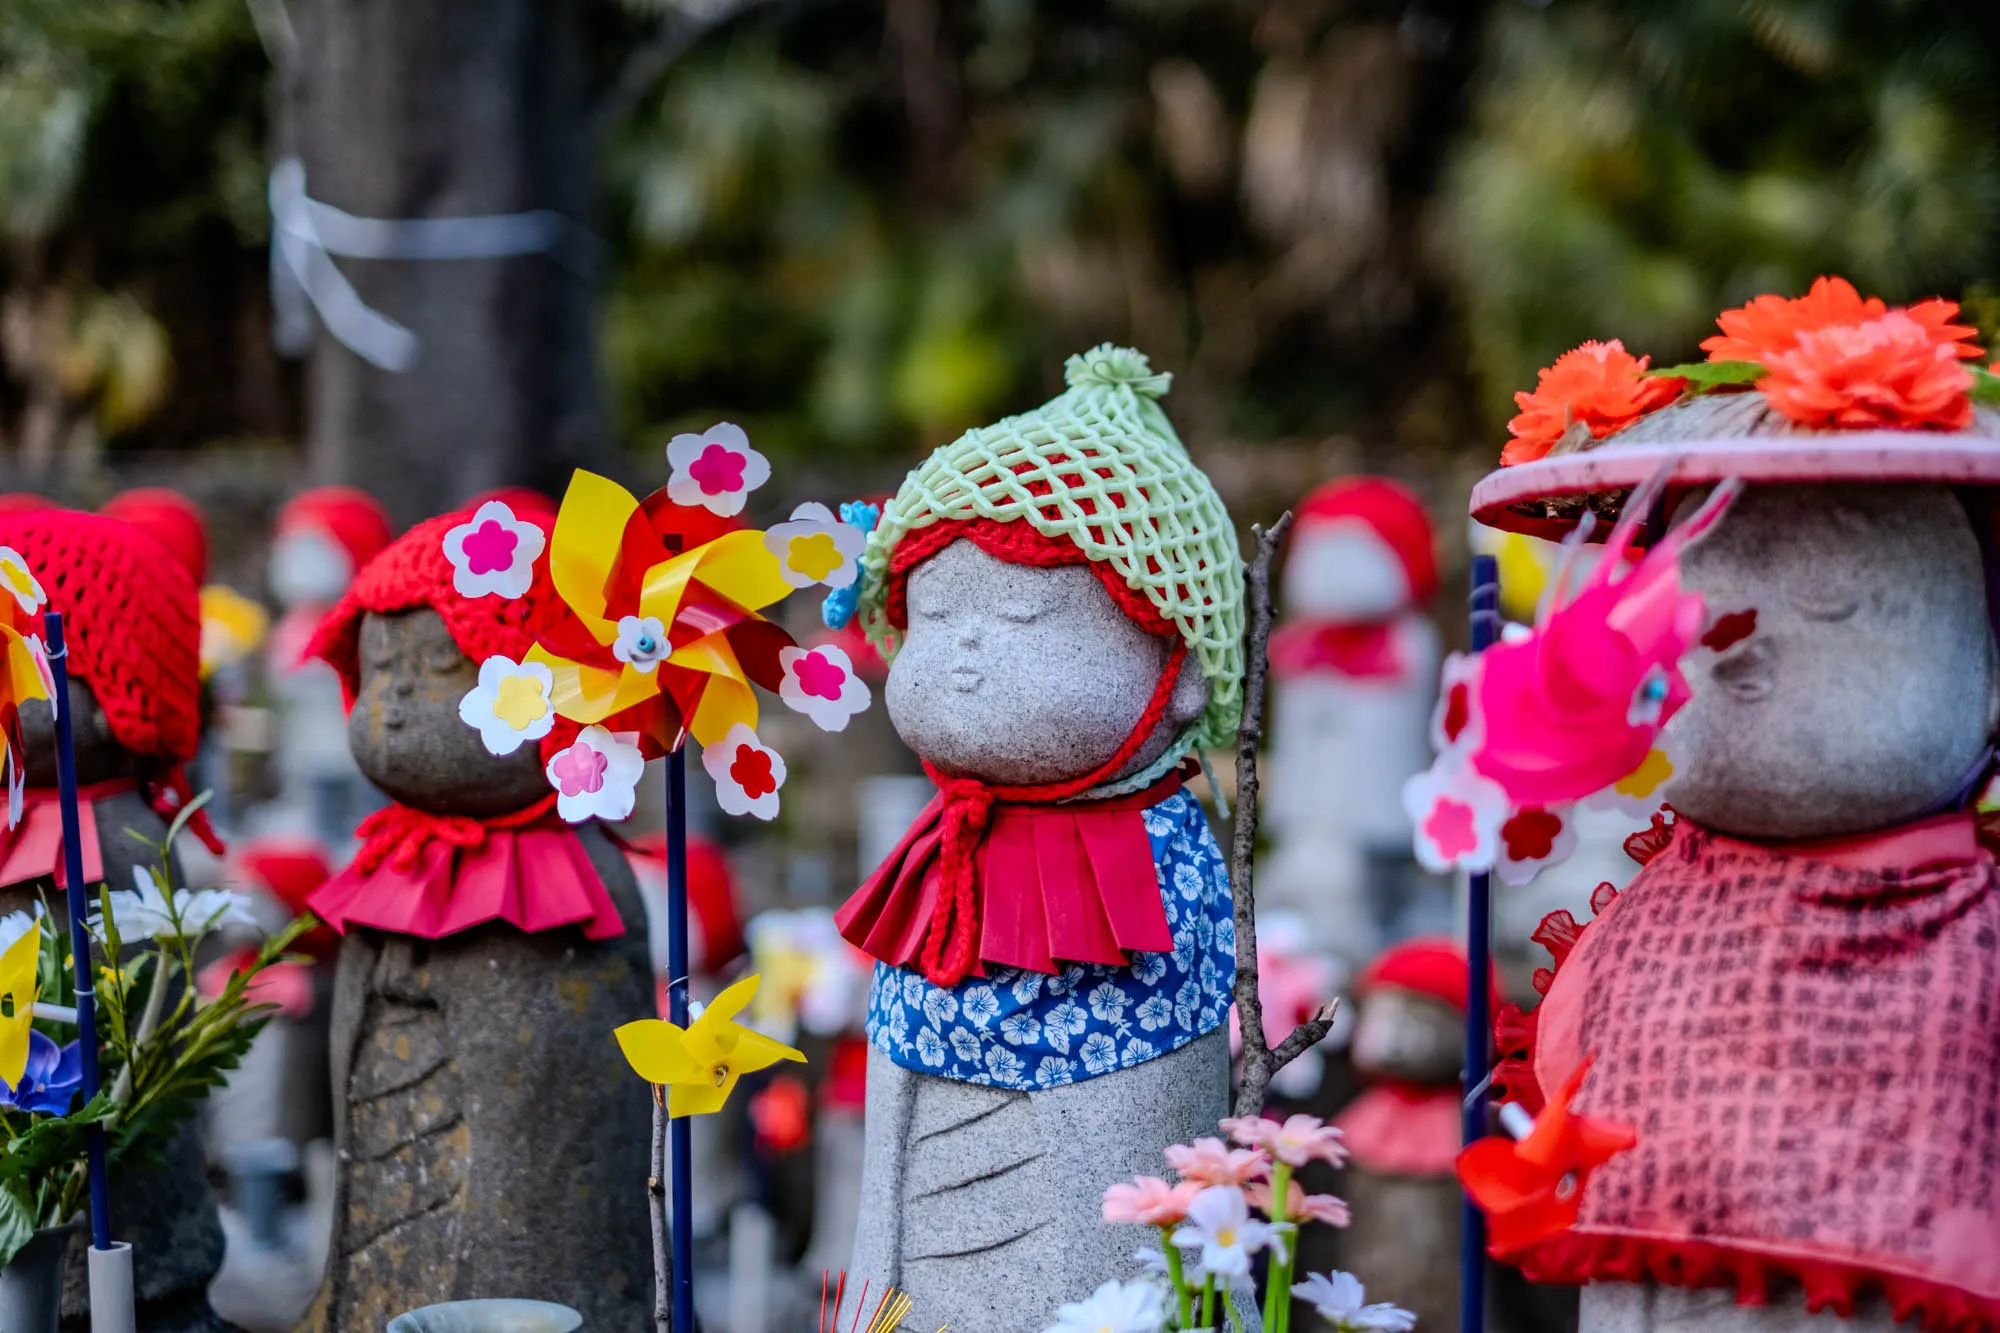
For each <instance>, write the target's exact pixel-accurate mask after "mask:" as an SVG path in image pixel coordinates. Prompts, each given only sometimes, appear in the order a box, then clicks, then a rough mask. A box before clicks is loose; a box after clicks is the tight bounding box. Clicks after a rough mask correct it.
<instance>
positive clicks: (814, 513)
mask: <svg viewBox="0 0 2000 1333" xmlns="http://www.w3.org/2000/svg"><path fill="white" fill-rule="evenodd" d="M764 544H765V545H766V546H768V547H770V548H771V554H772V555H774V556H776V557H777V558H778V572H779V573H781V574H783V575H784V578H785V582H787V583H789V584H791V585H792V586H793V587H794V588H810V587H812V586H813V585H814V584H815V583H824V584H825V585H826V586H827V587H829V588H845V587H847V586H848V585H849V584H851V583H853V582H854V578H855V575H856V574H857V573H858V572H859V570H860V568H861V563H860V562H861V550H862V548H863V547H865V546H867V545H868V534H867V533H866V532H864V531H862V530H861V529H860V528H858V527H855V526H854V525H853V524H852V523H843V522H841V521H840V520H839V519H837V518H835V517H834V516H833V511H832V510H831V509H828V508H827V507H826V506H825V505H823V504H820V503H818V502H817V501H812V502H808V503H806V504H802V505H800V506H799V507H798V508H797V509H794V510H793V511H792V521H791V522H789V523H774V524H772V525H771V529H770V531H768V532H766V533H765V534H764Z"/></svg>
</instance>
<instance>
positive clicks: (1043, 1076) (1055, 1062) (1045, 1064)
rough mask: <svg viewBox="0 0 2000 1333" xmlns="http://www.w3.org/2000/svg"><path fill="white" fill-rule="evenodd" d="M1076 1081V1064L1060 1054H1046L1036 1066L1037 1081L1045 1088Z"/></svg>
mask: <svg viewBox="0 0 2000 1333" xmlns="http://www.w3.org/2000/svg"><path fill="white" fill-rule="evenodd" d="M1075 1081H1076V1066H1075V1065H1073V1064H1071V1063H1070V1062H1069V1061H1067V1060H1065V1059H1063V1058H1062V1057H1061V1056H1059V1055H1045V1056H1043V1057H1042V1062H1041V1063H1040V1064H1038V1065H1036V1066H1035V1082H1036V1083H1037V1084H1039V1085H1040V1086H1042V1087H1044V1088H1060V1087H1062V1086H1063V1085H1064V1084H1065V1083H1073V1082H1075Z"/></svg>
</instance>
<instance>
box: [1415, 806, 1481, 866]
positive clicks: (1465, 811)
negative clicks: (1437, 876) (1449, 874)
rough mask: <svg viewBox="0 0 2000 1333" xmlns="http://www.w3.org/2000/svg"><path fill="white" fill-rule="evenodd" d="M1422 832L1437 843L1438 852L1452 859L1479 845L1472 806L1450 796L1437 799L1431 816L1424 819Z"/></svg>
mask: <svg viewBox="0 0 2000 1333" xmlns="http://www.w3.org/2000/svg"><path fill="white" fill-rule="evenodd" d="M1424 833H1425V835H1426V836H1428V837H1429V838H1430V840H1431V841H1432V842H1433V843H1435V844H1437V849H1438V850H1439V851H1440V852H1442V853H1444V855H1445V856H1446V857H1449V858H1452V859H1456V858H1458V857H1461V856H1463V855H1465V854H1466V853H1467V852H1469V851H1471V850H1473V849H1474V848H1475V847H1477V846H1479V834H1478V832H1477V831H1476V830H1475V828H1474V823H1473V813H1472V807H1471V806H1469V805H1467V804H1466V803H1465V802H1463V801H1455V800H1453V799H1451V798H1450V797H1446V798H1444V799H1443V800H1441V801H1439V802H1438V803H1437V805H1436V806H1435V807H1434V808H1433V809H1432V811H1431V817H1430V818H1429V819H1427V820H1425V821H1424Z"/></svg>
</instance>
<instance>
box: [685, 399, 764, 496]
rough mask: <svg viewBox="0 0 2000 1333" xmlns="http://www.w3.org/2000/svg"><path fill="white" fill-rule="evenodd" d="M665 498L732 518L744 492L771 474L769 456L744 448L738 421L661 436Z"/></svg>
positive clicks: (746, 441)
mask: <svg viewBox="0 0 2000 1333" xmlns="http://www.w3.org/2000/svg"><path fill="white" fill-rule="evenodd" d="M667 464H668V466H670V467H672V468H673V470H674V471H673V475H672V476H671V477H669V478H667V498H668V499H669V500H672V501H673V502H674V503H675V504H677V505H686V506H687V507H689V508H693V507H694V506H696V505H700V506H701V507H702V508H704V509H706V510H708V511H709V512H710V513H711V514H718V515H720V516H721V517H723V518H732V517H734V516H735V515H737V514H740V513H742V512H743V504H744V501H746V500H748V499H749V498H750V492H752V491H754V490H756V489H757V488H758V487H759V486H762V485H763V484H764V483H765V482H767V481H769V480H770V479H771V461H770V460H769V459H768V458H765V457H764V455H762V454H760V453H758V452H757V451H756V450H755V449H752V448H751V447H750V437H749V436H748V435H745V434H744V433H743V428H742V427H741V426H737V425H733V424H731V423H730V422H727V421H719V422H717V423H716V424H715V425H713V426H710V427H709V428H708V429H707V430H705V431H703V432H702V433H701V434H699V435H676V436H674V438H673V439H671V440H668V441H667Z"/></svg>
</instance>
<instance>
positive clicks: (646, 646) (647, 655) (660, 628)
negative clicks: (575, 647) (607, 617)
mask: <svg viewBox="0 0 2000 1333" xmlns="http://www.w3.org/2000/svg"><path fill="white" fill-rule="evenodd" d="M611 655H612V656H613V657H615V658H617V659H618V660H619V661H621V662H623V663H624V664H625V665H626V666H629V667H631V668H632V669H633V670H634V671H641V672H651V671H652V670H653V668H655V667H657V666H659V664H660V663H662V662H664V661H666V660H667V659H668V658H669V657H672V656H673V655H674V646H673V645H672V644H671V643H669V642H667V627H666V626H665V625H662V624H661V623H660V618H659V617H658V616H620V617H618V637H617V638H616V639H615V640H613V641H612V644H611Z"/></svg>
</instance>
